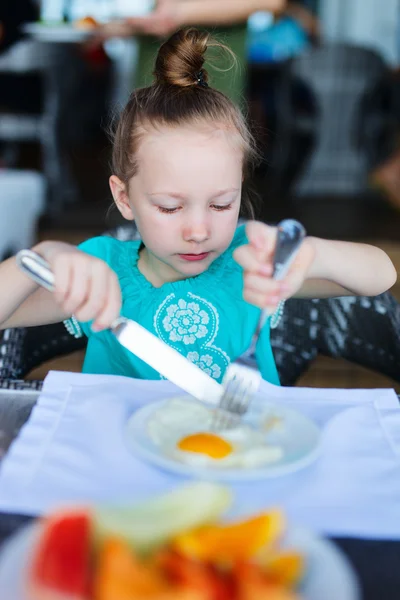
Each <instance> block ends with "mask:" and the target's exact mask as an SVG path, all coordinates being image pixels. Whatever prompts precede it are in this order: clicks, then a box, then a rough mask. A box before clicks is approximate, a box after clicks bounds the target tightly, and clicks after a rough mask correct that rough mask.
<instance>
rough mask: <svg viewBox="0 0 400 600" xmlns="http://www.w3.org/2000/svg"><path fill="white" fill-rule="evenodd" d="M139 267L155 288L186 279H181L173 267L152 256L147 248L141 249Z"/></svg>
mask: <svg viewBox="0 0 400 600" xmlns="http://www.w3.org/2000/svg"><path fill="white" fill-rule="evenodd" d="M137 266H138V269H139V271H140V273H141V274H142V275H143V277H144V278H145V279H147V281H148V282H149V283H151V285H152V286H153V287H155V288H160V287H162V286H163V285H164V284H165V283H171V282H174V281H179V280H181V279H184V277H180V276H179V274H178V273H177V272H176V271H174V270H173V269H172V268H171V267H169V266H168V265H167V264H165V263H163V262H162V261H160V260H158V259H157V258H156V257H155V256H154V255H153V254H151V252H149V251H148V250H147V248H146V246H142V247H141V248H140V249H139V259H138V263H137Z"/></svg>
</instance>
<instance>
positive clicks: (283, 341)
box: [0, 226, 400, 387]
mask: <svg viewBox="0 0 400 600" xmlns="http://www.w3.org/2000/svg"><path fill="white" fill-rule="evenodd" d="M110 235H113V236H115V237H118V238H119V239H132V238H136V237H137V233H136V231H135V230H134V229H132V227H131V226H127V227H120V228H118V229H117V230H115V231H113V232H111V234H110ZM271 342H272V348H273V351H274V355H275V360H276V364H277V368H278V372H279V376H280V379H281V383H282V385H286V386H288V385H294V384H295V383H296V381H297V380H298V379H299V378H300V377H301V375H303V374H304V373H305V372H306V371H307V369H308V368H309V366H310V365H311V363H312V362H313V361H314V359H315V358H316V357H317V355H318V354H322V355H325V356H331V357H335V358H344V359H346V360H348V361H350V362H352V363H355V364H357V365H361V366H364V367H367V368H369V369H373V370H375V371H377V372H379V373H382V374H384V375H387V376H388V377H390V378H392V379H394V380H395V381H398V382H400V304H399V303H398V302H397V301H396V299H395V298H394V297H393V296H392V295H391V294H390V292H386V293H384V294H381V295H380V296H376V297H373V298H369V297H365V296H360V297H353V296H351V297H343V298H330V299H324V300H297V299H291V300H288V301H287V303H286V306H285V310H284V313H283V317H282V319H281V321H280V323H279V325H278V327H277V328H276V329H273V330H272V332H271ZM85 346H86V339H85V338H81V339H75V338H74V337H72V336H71V335H70V334H69V333H67V331H66V329H65V327H64V325H63V324H62V323H57V324H54V325H43V326H40V327H29V328H21V329H8V330H5V331H3V332H0V387H1V386H4V387H9V386H13V387H15V386H19V385H20V386H22V385H24V384H23V383H22V382H21V383H18V382H19V381H20V380H22V379H23V378H24V377H25V376H26V375H27V374H28V373H29V372H30V371H31V370H32V369H34V368H35V367H37V366H39V365H40V364H42V363H43V362H45V361H47V360H49V359H52V358H56V357H58V356H62V355H66V354H69V353H70V352H73V351H76V350H79V349H84V348H85ZM26 385H29V386H31V387H40V382H33V383H29V384H28V383H27V384H26Z"/></svg>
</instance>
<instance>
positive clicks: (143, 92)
mask: <svg viewBox="0 0 400 600" xmlns="http://www.w3.org/2000/svg"><path fill="white" fill-rule="evenodd" d="M210 48H212V49H213V50H214V49H217V50H221V51H224V52H228V53H230V54H231V55H232V58H233V60H235V57H234V54H233V53H232V52H231V50H229V48H227V47H226V46H224V45H223V44H220V43H218V42H217V41H215V40H214V39H212V37H211V36H210V35H209V34H208V33H206V32H204V31H199V30H197V29H194V28H190V29H183V30H180V31H177V32H176V33H174V34H173V35H172V36H171V37H170V38H169V39H168V40H167V41H166V42H165V43H164V44H163V45H162V46H161V47H160V49H159V51H158V55H157V59H156V63H155V69H154V78H155V79H154V82H153V84H152V85H150V86H149V87H145V88H141V89H138V90H135V91H134V92H133V93H132V94H131V96H130V98H129V101H128V103H127V105H126V107H125V109H124V110H123V112H122V114H121V116H120V118H119V122H118V125H117V128H116V131H115V134H114V144H113V153H112V169H113V173H115V175H117V176H118V177H119V178H120V179H121V181H123V182H124V183H125V185H127V186H128V185H129V180H130V179H131V177H133V176H134V175H135V174H136V172H137V168H138V166H137V159H136V153H137V149H138V145H139V143H140V140H141V139H142V137H143V136H144V135H145V133H146V129H148V127H149V126H150V127H159V126H160V125H161V126H163V125H166V126H170V127H174V126H181V125H192V124H195V125H197V126H202V125H203V126H204V124H206V125H208V124H215V125H216V126H217V127H218V128H223V129H225V130H232V131H234V132H236V133H237V134H239V139H240V143H241V146H242V148H243V157H244V160H243V179H244V187H243V200H242V208H243V212H244V213H245V216H249V217H254V209H253V206H252V202H251V201H250V198H249V196H248V194H247V193H246V191H247V181H246V180H247V179H248V178H249V175H250V173H251V172H252V170H253V167H254V166H255V164H256V163H257V162H258V153H257V150H256V145H255V143H254V139H253V136H252V134H251V133H250V130H249V128H248V126H247V124H246V121H245V118H244V117H243V115H242V113H241V111H240V109H239V108H238V107H237V106H235V105H234V104H233V102H231V100H229V98H227V97H226V96H225V95H224V94H222V93H221V92H219V91H217V90H215V89H213V88H212V87H209V85H208V73H207V71H206V70H205V69H204V68H203V65H204V62H205V54H206V51H207V50H208V49H210Z"/></svg>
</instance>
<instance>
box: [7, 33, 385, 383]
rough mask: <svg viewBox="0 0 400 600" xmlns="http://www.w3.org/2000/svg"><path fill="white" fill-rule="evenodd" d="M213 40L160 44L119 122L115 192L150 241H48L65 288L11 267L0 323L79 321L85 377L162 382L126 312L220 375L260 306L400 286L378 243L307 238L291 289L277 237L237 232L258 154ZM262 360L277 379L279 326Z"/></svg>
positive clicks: (265, 231) (271, 231)
mask: <svg viewBox="0 0 400 600" xmlns="http://www.w3.org/2000/svg"><path fill="white" fill-rule="evenodd" d="M215 44H216V42H214V41H212V40H211V39H210V37H209V35H208V34H206V33H203V32H199V31H197V30H194V29H190V30H185V31H179V32H177V33H176V34H174V35H173V36H172V37H171V38H170V39H169V40H168V41H167V42H166V43H164V44H163V46H162V47H161V48H160V51H159V53H158V57H157V60H156V65H155V81H154V83H153V84H152V85H151V86H150V87H147V88H143V89H139V90H136V91H135V92H134V93H133V94H132V95H131V98H130V100H129V102H128V104H127V106H126V108H125V110H124V112H123V114H122V116H121V118H120V121H119V125H118V129H117V131H116V136H115V142H114V149H113V171H114V174H113V175H112V177H111V178H110V187H111V191H112V194H113V197H114V200H115V203H116V205H117V207H118V209H119V210H120V212H121V213H122V215H123V216H124V217H125V218H126V219H127V220H130V221H135V223H136V225H137V228H138V231H139V232H140V236H141V239H142V242H139V241H125V242H121V241H118V240H116V239H112V238H109V237H98V238H94V239H91V240H88V241H86V242H84V243H83V244H82V245H81V246H80V247H79V248H75V247H74V246H70V245H68V244H64V243H60V242H51V241H47V242H42V243H40V244H38V245H37V246H35V248H34V250H36V251H37V252H38V253H39V254H41V255H42V256H43V257H44V258H45V259H46V260H47V261H48V262H49V263H50V265H51V267H52V269H53V271H54V274H55V283H56V291H55V293H54V294H51V293H49V292H47V291H45V290H44V289H42V288H40V289H39V288H38V286H37V285H36V284H35V283H33V282H32V281H31V280H30V279H28V278H27V277H26V276H25V275H23V274H22V273H21V272H20V271H19V270H18V268H17V266H16V263H15V260H14V258H11V259H9V260H7V261H5V262H4V263H3V264H1V265H0V289H1V290H2V293H1V295H0V323H1V325H0V327H1V328H3V329H4V328H8V327H22V326H29V325H39V324H44V323H52V322H57V321H61V320H67V319H70V321H69V327H70V329H71V327H73V329H74V332H75V334H77V335H80V334H81V333H82V332H83V333H84V334H85V335H86V336H87V337H88V347H87V352H86V359H85V363H84V369H83V370H84V371H85V372H88V373H108V374H117V375H127V376H132V377H139V378H148V379H154V378H157V377H159V375H158V374H157V373H156V372H155V371H153V370H152V369H151V368H150V367H149V366H148V365H146V364H144V363H143V362H142V361H140V360H139V359H138V358H137V357H136V356H134V355H133V354H131V353H130V352H128V351H127V350H126V349H125V348H123V347H122V346H120V345H119V344H118V342H117V341H116V340H115V338H114V337H113V335H112V334H111V333H110V331H109V330H107V328H108V327H109V325H110V324H111V323H112V321H113V320H114V319H115V318H116V317H118V316H119V315H120V314H122V315H124V316H126V317H129V318H132V319H134V320H136V321H138V322H140V323H141V324H142V325H143V326H144V327H146V328H147V329H149V330H150V331H151V332H153V333H154V334H156V335H157V336H159V337H160V338H161V339H163V340H164V341H165V342H166V343H167V344H169V345H170V346H172V347H174V348H175V349H177V350H178V351H179V352H181V353H182V354H183V355H184V356H186V357H187V358H188V359H189V360H190V361H193V362H195V363H197V364H198V365H199V366H200V367H201V368H203V369H204V370H206V372H207V373H209V374H210V375H211V376H212V377H214V378H215V379H217V380H221V378H222V376H223V374H224V371H225V369H226V367H227V365H228V363H229V361H232V360H234V359H235V358H236V357H237V356H239V355H240V354H241V353H242V352H243V351H244V350H245V349H246V348H247V346H248V345H249V342H250V339H251V336H252V334H253V332H254V329H255V326H256V323H257V320H258V317H259V312H260V308H267V309H268V310H269V311H270V312H271V314H272V313H273V312H274V310H275V309H276V307H277V306H278V304H279V303H280V301H281V300H284V299H286V298H288V297H289V296H293V295H296V296H298V297H303V298H304V297H305V298H307V297H312V298H315V297H326V296H339V295H346V294H361V295H375V294H380V293H381V292H384V291H385V290H387V289H388V288H389V287H391V286H392V285H393V284H394V282H395V280H396V273H395V270H394V268H393V265H392V263H391V261H390V260H389V258H388V257H387V255H386V254H385V253H384V252H383V251H381V250H379V249H378V248H374V247H372V246H368V245H361V244H352V243H347V242H335V241H327V240H322V239H317V238H306V240H305V241H304V243H303V245H302V247H301V249H300V252H299V254H298V255H297V258H296V260H295V262H294V263H293V265H292V268H291V269H290V271H289V273H288V275H287V277H286V278H285V279H284V280H283V281H281V282H276V281H274V280H273V279H272V265H271V261H272V256H273V250H274V244H275V236H276V229H275V228H274V227H268V226H267V225H264V224H262V223H257V222H254V221H252V222H250V223H248V225H247V227H246V228H244V227H243V226H242V227H237V225H238V217H239V211H240V210H241V208H246V206H248V200H247V198H246V197H242V188H243V183H244V181H245V180H246V178H247V177H248V174H249V172H250V167H251V164H252V161H253V160H254V157H255V151H254V146H253V143H252V138H251V135H250V133H249V131H248V129H247V127H246V124H245V121H244V119H243V117H242V115H241V113H240V111H239V110H238V109H237V108H236V107H235V106H234V105H233V104H232V103H231V101H230V100H228V98H227V97H225V96H224V95H223V94H222V93H220V92H218V91H216V90H214V89H213V88H212V87H210V86H209V85H208V74H207V72H206V71H205V70H204V68H203V64H204V55H205V52H206V50H207V48H208V47H210V46H212V45H213V46H215ZM72 316H73V317H72ZM257 358H258V361H259V366H260V369H261V372H262V375H263V377H264V378H265V379H267V380H269V381H271V382H273V383H279V381H278V375H277V372H276V368H275V363H274V359H273V356H272V351H271V347H270V343H269V323H268V324H267V325H266V326H265V329H264V331H263V334H262V336H261V339H260V343H259V348H258V354H257Z"/></svg>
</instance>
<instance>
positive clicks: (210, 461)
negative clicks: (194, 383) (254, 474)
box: [147, 398, 283, 468]
mask: <svg viewBox="0 0 400 600" xmlns="http://www.w3.org/2000/svg"><path fill="white" fill-rule="evenodd" d="M213 416H214V409H212V408H208V407H207V406H205V405H202V404H200V403H198V402H196V401H192V400H190V399H184V398H182V399H174V400H171V401H170V402H167V403H165V404H163V405H162V406H160V407H159V408H158V410H155V411H154V412H153V414H152V415H151V417H150V418H149V421H148V423H147V432H148V435H149V437H150V439H151V440H152V442H153V443H154V444H155V445H156V446H157V447H158V448H159V450H160V452H161V453H162V454H163V455H164V456H167V457H169V458H172V459H173V460H177V461H179V462H182V463H186V464H189V465H192V466H193V467H213V468H249V467H250V468H252V467H259V466H263V465H267V464H270V463H274V462H276V461H278V460H280V459H281V458H282V456H283V451H282V448H281V447H280V446H278V445H270V444H268V442H267V439H266V435H265V433H263V432H262V431H261V430H257V429H255V428H253V427H251V426H250V425H248V424H246V423H241V424H240V425H238V426H237V427H235V428H233V429H226V430H223V431H218V433H216V432H214V431H212V422H213Z"/></svg>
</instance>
